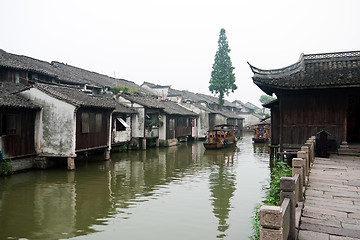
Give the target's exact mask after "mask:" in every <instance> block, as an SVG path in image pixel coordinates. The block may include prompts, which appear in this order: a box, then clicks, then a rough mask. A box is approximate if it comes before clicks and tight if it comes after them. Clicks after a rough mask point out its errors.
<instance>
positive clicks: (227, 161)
mask: <svg viewBox="0 0 360 240" xmlns="http://www.w3.org/2000/svg"><path fill="white" fill-rule="evenodd" d="M254 149H255V148H254ZM257 151H258V150H257ZM239 153H240V150H239V149H238V148H236V149H235V150H234V149H224V150H219V151H205V149H204V148H203V146H202V143H201V142H197V143H186V144H185V143H184V144H181V145H180V146H176V147H171V148H165V149H156V148H154V149H148V150H147V151H132V152H126V153H116V154H112V160H110V161H107V162H104V161H102V156H93V157H91V158H90V159H89V160H88V161H86V162H83V163H81V162H79V163H77V170H76V171H75V172H67V171H64V169H53V170H46V171H30V172H25V173H20V174H16V175H13V176H9V177H3V178H0V226H1V227H0V228H1V231H0V239H8V238H9V239H18V238H25V239H70V238H79V237H81V236H88V235H89V234H98V233H101V232H103V231H106V230H104V229H106V228H107V227H109V226H112V228H111V229H112V231H113V232H114V233H116V235H114V236H113V237H118V236H119V235H120V233H123V232H124V231H120V230H117V229H121V226H122V225H121V224H123V223H124V221H129V220H131V219H132V218H133V215H134V211H133V210H134V209H136V208H137V207H138V206H139V205H141V204H144V203H149V202H150V203H151V202H152V205H150V206H155V205H156V204H154V203H156V201H158V200H159V199H163V198H164V196H166V195H171V194H173V192H174V190H173V188H174V186H176V184H181V185H182V186H184V187H185V186H187V185H189V184H191V186H194V187H196V188H197V189H198V190H199V191H202V192H204V193H205V195H206V192H208V193H209V196H210V204H211V205H210V204H209V200H207V202H199V203H197V206H206V205H207V204H209V207H211V208H212V213H211V210H210V209H209V211H208V212H209V213H210V214H212V215H213V216H214V218H215V219H216V221H217V223H216V224H215V225H214V224H211V223H210V222H209V223H206V222H205V223H204V224H203V225H201V226H202V228H199V230H197V227H195V225H196V224H198V223H197V222H196V220H193V221H194V222H191V223H189V224H188V225H186V227H187V228H191V231H194V233H193V234H194V236H201V234H204V232H205V233H208V234H211V232H212V230H211V229H214V230H215V229H217V236H216V237H217V238H225V237H226V236H227V235H228V232H229V230H230V229H231V227H232V224H231V222H230V221H229V215H230V211H232V209H233V208H234V206H233V203H232V198H233V197H234V192H235V191H236V190H237V179H236V167H237V166H236V164H237V161H239V160H238V159H239V156H238V155H239ZM264 178H266V176H264ZM195 179H196V180H195ZM194 181H195V182H194ZM180 189H181V188H180ZM255 189H258V188H255ZM181 194H189V195H184V196H183V198H184V199H193V197H194V196H193V195H194V193H193V192H191V191H185V190H183V191H182V192H181ZM201 196H203V194H202V195H201ZM197 201H202V199H201V200H197ZM149 208H151V207H149ZM168 208H169V210H166V211H169V214H171V212H172V211H176V209H174V208H176V206H174V207H172V205H170V207H168ZM203 209H204V210H206V209H207V208H206V207H203ZM164 211H165V210H164ZM191 211H192V209H189V212H191ZM178 214H181V213H178ZM189 217H190V218H195V217H198V216H189ZM149 218H151V216H149ZM118 219H120V220H121V221H120V220H119V221H118ZM201 219H208V217H207V215H205V216H204V217H202V218H201ZM202 221H204V220H202ZM246 221H248V220H246ZM164 222H165V223H166V219H164ZM163 224H164V223H162V225H161V228H162V231H165V229H166V228H169V229H170V226H173V225H174V224H173V223H168V224H169V225H168V226H166V225H165V226H164V225H163ZM177 224H178V223H177ZM138 227H140V228H141V226H135V227H134V229H138ZM159 227H160V226H159ZM234 227H235V228H236V226H234ZM117 231H118V232H117ZM135 231H136V230H135ZM191 231H188V232H191ZM196 231H199V232H196ZM184 232H185V231H184ZM107 234H109V233H107ZM147 235H148V233H147V232H144V233H143V235H142V237H141V238H138V239H144V238H146V237H147ZM91 236H97V235H91ZM106 236H109V235H106ZM110 236H111V234H110ZM210 236H213V237H215V235H210ZM85 238H86V237H85ZM101 238H102V237H99V238H96V237H95V239H101ZM168 238H170V236H167V238H163V239H168ZM171 238H172V239H175V238H176V236H171ZM180 238H181V239H182V237H180V236H179V238H178V239H180ZM240 238H241V237H240ZM93 239H94V238H93ZM133 239H134V238H133ZM157 239H161V238H160V237H159V238H157ZM206 239H209V238H208V236H207V238H206Z"/></svg>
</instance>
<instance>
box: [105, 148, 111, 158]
mask: <svg viewBox="0 0 360 240" xmlns="http://www.w3.org/2000/svg"><path fill="white" fill-rule="evenodd" d="M109 159H110V149H109V148H108V149H106V150H105V160H109Z"/></svg>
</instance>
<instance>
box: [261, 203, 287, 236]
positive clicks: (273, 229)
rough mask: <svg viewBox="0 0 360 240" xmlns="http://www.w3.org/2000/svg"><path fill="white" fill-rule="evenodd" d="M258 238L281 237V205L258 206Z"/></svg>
mask: <svg viewBox="0 0 360 240" xmlns="http://www.w3.org/2000/svg"><path fill="white" fill-rule="evenodd" d="M260 225H261V228H260V239H261V240H271V239H279V240H285V239H283V237H282V236H283V229H282V226H283V217H282V213H281V207H278V206H261V208H260Z"/></svg>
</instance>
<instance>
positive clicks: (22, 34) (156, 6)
mask: <svg viewBox="0 0 360 240" xmlns="http://www.w3.org/2000/svg"><path fill="white" fill-rule="evenodd" d="M221 28H225V30H226V34H227V38H228V42H229V47H230V49H231V53H230V57H231V60H232V63H233V66H234V67H235V71H234V72H235V77H236V85H237V86H238V90H237V91H235V93H231V94H230V95H229V97H226V99H227V100H230V101H233V100H235V99H239V100H241V101H243V102H247V101H249V102H252V103H254V104H256V105H258V106H260V103H259V101H258V100H259V97H260V95H261V94H263V92H262V91H261V90H260V89H259V88H258V87H257V86H256V85H254V84H253V82H252V79H251V77H252V72H251V70H250V68H249V66H248V65H247V61H249V62H250V63H251V64H252V65H254V66H256V67H258V68H262V69H273V68H282V67H285V66H288V65H291V64H293V63H295V62H296V61H297V60H298V59H299V57H300V54H301V53H305V54H309V53H324V52H337V51H353V50H360V47H359V45H360V31H359V30H360V1H356V0H353V1H347V0H341V1H340V0H339V1H331V0H326V1H322V0H321V1H320V0H316V1H315V0H310V1H307V0H301V1H291V0H287V1H275V0H271V1H269V0H264V1H257V0H248V1H241V0H221V1H212V0H177V1H173V0H118V1H115V0H114V1H110V0H101V1H91V0H84V1H80V0H79V1H75V0H45V1H40V0H31V1H29V0H22V1H21V0H0V48H1V49H3V50H5V51H7V52H10V53H14V54H19V55H26V56H30V57H33V58H37V59H40V60H44V61H49V62H51V61H59V62H63V63H67V64H70V65H73V66H76V67H80V68H84V69H87V70H91V71H94V72H98V73H102V74H106V75H109V76H112V77H114V76H116V77H117V78H124V79H127V80H130V81H133V82H135V83H137V84H139V85H140V84H142V83H143V82H144V81H147V82H151V83H155V84H160V85H171V86H172V87H173V88H174V89H178V90H189V91H192V92H199V93H204V94H211V93H210V92H209V90H208V86H209V80H210V74H211V71H212V64H213V62H214V56H215V53H216V50H217V41H218V38H219V32H220V29H221Z"/></svg>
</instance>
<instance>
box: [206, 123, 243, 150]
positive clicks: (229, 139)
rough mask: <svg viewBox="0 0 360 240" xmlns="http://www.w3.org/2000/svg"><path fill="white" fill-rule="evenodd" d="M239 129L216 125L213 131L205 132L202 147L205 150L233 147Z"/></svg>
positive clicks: (231, 126)
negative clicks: (205, 135)
mask: <svg viewBox="0 0 360 240" xmlns="http://www.w3.org/2000/svg"><path fill="white" fill-rule="evenodd" d="M238 132H239V129H238V127H237V126H233V125H227V124H222V125H216V126H215V128H214V129H213V130H210V131H208V132H207V137H206V141H205V142H204V147H205V148H206V149H221V148H228V147H235V146H236V143H237V140H238Z"/></svg>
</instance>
